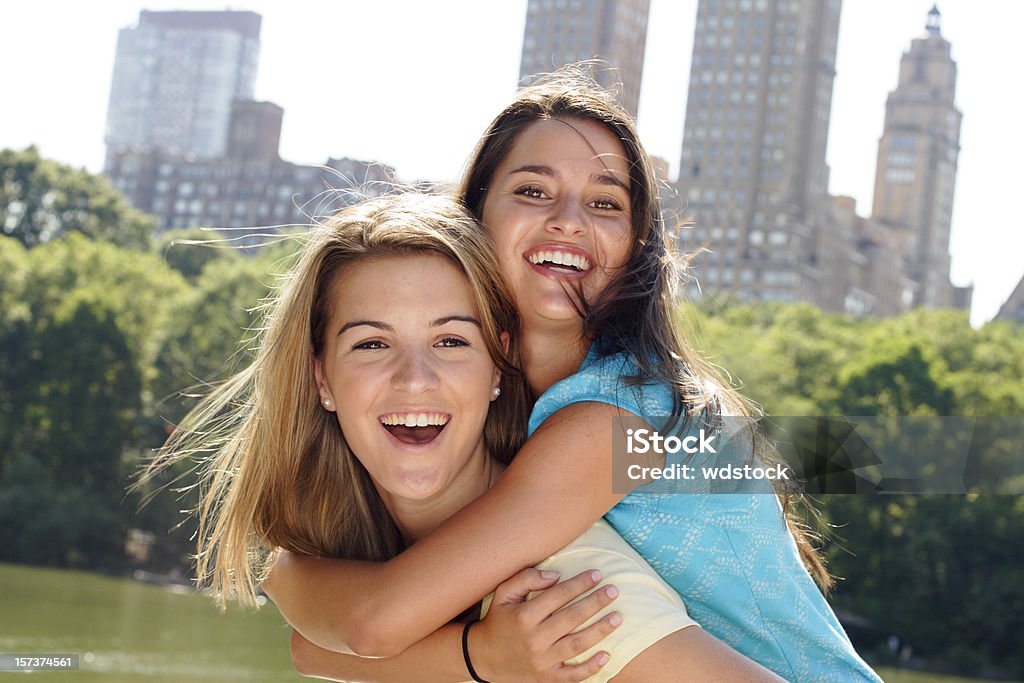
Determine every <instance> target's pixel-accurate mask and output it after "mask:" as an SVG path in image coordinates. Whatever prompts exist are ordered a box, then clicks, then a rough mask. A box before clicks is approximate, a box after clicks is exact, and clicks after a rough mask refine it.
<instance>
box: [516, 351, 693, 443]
mask: <svg viewBox="0 0 1024 683" xmlns="http://www.w3.org/2000/svg"><path fill="white" fill-rule="evenodd" d="M638 374H639V368H638V367H637V364H636V362H635V361H634V360H633V359H632V357H631V356H630V355H629V354H627V353H621V352H620V353H612V354H606V355H601V354H598V353H597V352H596V351H595V350H594V349H593V348H592V349H591V350H590V352H589V353H588V354H587V356H586V358H584V359H583V363H582V364H581V365H580V368H579V370H577V371H576V373H574V374H573V375H570V376H569V377H566V378H565V379H563V380H562V381H560V382H556V383H555V384H554V385H552V386H551V387H550V388H549V389H548V390H547V391H545V392H544V394H542V395H541V397H540V398H539V399H538V400H537V403H536V404H535V405H534V408H533V412H532V413H531V414H530V427H529V428H530V432H531V433H532V432H533V431H534V430H535V429H537V427H539V426H540V425H541V423H543V422H544V421H545V420H546V419H547V418H548V417H550V416H551V415H553V414H554V413H556V412H558V411H559V410H561V409H562V408H565V407H566V406H569V405H572V404H574V403H582V402H594V403H603V404H608V405H610V406H614V407H616V408H619V409H621V410H623V411H625V412H628V413H632V414H634V415H637V416H640V417H643V416H648V415H659V416H660V415H668V414H670V413H671V412H672V403H673V390H672V388H671V387H670V386H668V385H667V384H665V383H664V382H648V383H642V382H641V383H638V382H637V381H636V379H637V375H638Z"/></svg>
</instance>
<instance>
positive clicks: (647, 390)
mask: <svg viewBox="0 0 1024 683" xmlns="http://www.w3.org/2000/svg"><path fill="white" fill-rule="evenodd" d="M636 373H637V368H636V366H635V364H634V363H633V362H632V361H631V360H630V359H629V358H628V357H627V356H626V355H625V354H621V353H620V354H613V355H611V356H608V357H604V358H600V357H598V355H597V354H596V353H595V350H594V347H593V346H591V350H590V352H589V353H588V354H587V356H586V358H585V359H584V361H583V364H582V365H581V366H580V369H579V371H578V372H577V373H576V374H574V375H571V376H570V377H567V378H566V379H564V380H562V381H560V382H557V383H556V384H554V385H552V386H551V387H550V388H549V389H548V390H547V391H546V392H544V394H543V395H542V396H541V397H540V399H539V400H538V401H537V403H536V405H535V406H534V408H533V412H532V413H531V414H530V424H529V433H530V434H532V433H533V432H534V431H535V430H536V429H537V427H539V426H540V425H541V423H543V422H544V420H546V419H547V418H548V417H550V416H551V415H552V414H554V413H555V412H557V411H558V410H559V409H561V408H564V407H565V406H567V405H570V404H572V403H579V402H582V401H597V402H600V403H607V404H610V405H613V406H616V407H618V408H621V409H622V410H626V411H628V412H630V413H633V414H634V415H637V416H639V417H647V418H650V417H655V416H660V417H664V416H668V415H670V414H671V412H672V390H671V388H670V387H668V386H666V385H664V384H651V385H644V386H629V385H627V384H626V383H625V382H624V380H623V377H624V376H629V375H636ZM653 426H655V428H657V426H658V425H657V424H656V423H655V424H654V425H653ZM605 519H606V520H608V522H609V523H610V524H611V525H612V527H614V528H615V530H616V531H618V532H619V534H621V535H622V537H623V538H624V539H625V540H626V541H627V542H628V543H629V544H630V545H632V546H633V547H634V548H635V549H636V551H637V552H638V553H640V555H641V556H642V557H643V558H644V559H645V560H647V562H649V563H650V564H651V566H652V567H654V569H655V570H656V571H657V572H658V573H659V574H660V575H661V576H662V578H664V579H665V580H666V581H667V582H668V583H669V585H671V586H672V587H673V588H674V589H675V590H676V591H677V592H678V593H679V594H680V595H681V596H682V598H683V601H684V602H685V603H686V609H687V610H688V611H689V613H690V616H691V617H693V619H694V620H695V621H696V622H697V623H698V624H700V625H701V626H703V627H704V628H705V629H706V630H707V631H708V632H709V633H711V634H712V635H714V636H716V637H717V638H719V639H720V640H722V641H723V642H725V643H728V644H729V645H731V646H732V647H733V648H735V649H736V650H737V651H739V652H741V653H742V654H744V655H746V656H747V657H749V658H751V659H753V660H754V661H756V662H758V663H760V664H762V665H763V666H765V667H767V668H769V669H771V670H772V671H774V672H776V673H777V674H779V675H780V676H782V677H783V678H785V679H786V680H787V681H801V682H804V681H806V682H811V681H814V682H818V681H823V682H824V681H836V682H843V683H847V682H849V681H873V682H880V681H881V678H879V677H878V675H877V674H875V673H874V671H872V670H871V668H870V667H868V665H867V664H866V663H865V662H864V661H863V660H862V659H861V658H860V657H859V656H858V655H857V653H856V651H855V650H854V649H853V645H852V644H851V643H850V639H849V638H848V637H847V635H846V633H845V632H844V631H843V628H842V626H841V625H840V624H839V621H838V619H837V618H836V616H835V614H834V613H833V612H832V609H831V608H830V607H829V605H828V603H827V602H826V601H825V598H824V596H823V595H822V594H821V591H820V590H819V589H818V587H817V585H816V584H815V583H814V580H813V579H812V578H811V576H810V574H808V573H807V570H806V569H805V568H804V565H803V563H802V561H801V560H800V554H799V551H798V550H797V547H796V542H795V541H794V540H793V537H792V536H791V535H790V533H789V529H788V528H787V527H786V522H785V519H784V518H783V514H782V508H781V505H780V503H779V500H778V498H777V497H776V496H775V495H770V494H768V495H765V494H756V493H676V494H664V493H661V494H657V493H645V492H644V491H643V488H640V489H637V490H635V491H633V492H632V493H630V494H628V495H627V496H626V497H625V498H623V499H622V501H620V502H619V504H618V505H616V506H615V507H614V508H612V509H611V510H610V511H609V512H608V514H606V515H605Z"/></svg>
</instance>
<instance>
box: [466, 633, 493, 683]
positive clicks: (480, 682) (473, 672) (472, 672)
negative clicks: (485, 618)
mask: <svg viewBox="0 0 1024 683" xmlns="http://www.w3.org/2000/svg"><path fill="white" fill-rule="evenodd" d="M477 621H478V620H477V619H471V620H469V621H467V622H466V625H465V626H464V627H463V629H462V658H463V659H465V660H466V669H468V670H469V675H470V677H471V678H472V679H473V680H474V681H476V683H487V681H485V680H484V679H482V678H480V677H479V676H477V675H476V669H474V668H473V662H471V661H469V627H470V626H472V625H473V624H475V623H476V622H477Z"/></svg>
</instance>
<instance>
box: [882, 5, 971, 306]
mask: <svg viewBox="0 0 1024 683" xmlns="http://www.w3.org/2000/svg"><path fill="white" fill-rule="evenodd" d="M940 19H941V16H940V14H939V10H938V8H937V7H932V10H931V11H930V12H929V13H928V19H927V23H926V27H925V34H924V36H923V37H921V38H915V39H914V40H913V41H912V42H911V45H910V49H909V50H908V51H907V52H905V53H903V58H902V59H901V60H900V71H899V82H898V85H897V86H896V89H895V90H893V91H892V92H891V93H889V97H888V99H887V101H886V104H885V128H884V131H883V133H882V137H881V139H880V140H879V143H878V166H877V171H876V174H875V193H874V206H873V208H872V211H871V214H872V218H873V219H874V220H875V221H876V222H877V223H879V224H880V225H882V226H885V227H886V228H888V229H889V230H890V231H891V232H892V234H893V235H894V237H895V239H896V242H897V244H898V248H899V249H900V251H901V253H902V254H903V258H904V262H905V268H906V271H907V274H908V275H909V276H910V277H911V278H912V279H913V280H914V281H915V282H916V283H917V288H916V290H915V294H914V302H913V304H914V305H915V306H924V307H926V308H947V307H952V306H954V305H955V304H958V303H959V304H961V307H962V305H963V304H964V303H966V304H967V306H968V307H969V305H970V294H971V293H970V288H955V287H954V286H953V285H952V284H951V283H950V280H949V272H950V255H949V233H950V227H951V224H952V218H953V189H954V185H955V182H956V170H957V158H958V156H959V153H960V121H961V118H962V115H961V113H960V110H959V109H957V107H956V102H955V95H956V62H954V61H953V58H952V56H951V54H950V44H949V41H947V40H946V39H945V38H943V37H942V32H941V27H940ZM958 290H959V291H958Z"/></svg>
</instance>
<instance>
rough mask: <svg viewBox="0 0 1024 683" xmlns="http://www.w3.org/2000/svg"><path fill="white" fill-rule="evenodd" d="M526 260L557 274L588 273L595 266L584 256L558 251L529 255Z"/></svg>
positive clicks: (550, 250)
mask: <svg viewBox="0 0 1024 683" xmlns="http://www.w3.org/2000/svg"><path fill="white" fill-rule="evenodd" d="M526 260H528V261H529V262H530V263H532V264H533V265H535V266H540V267H542V268H546V269H548V270H552V271H555V272H556V273H570V274H580V273H586V272H587V271H588V270H590V269H591V268H592V267H593V266H592V264H591V263H590V259H588V258H587V257H586V256H584V255H583V254H578V253H575V252H569V251H560V250H557V249H542V250H539V251H535V252H533V253H530V254H527V256H526Z"/></svg>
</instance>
